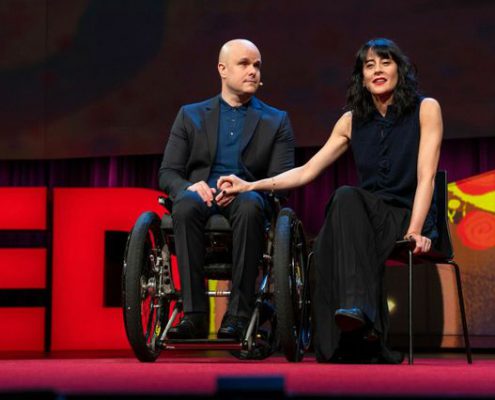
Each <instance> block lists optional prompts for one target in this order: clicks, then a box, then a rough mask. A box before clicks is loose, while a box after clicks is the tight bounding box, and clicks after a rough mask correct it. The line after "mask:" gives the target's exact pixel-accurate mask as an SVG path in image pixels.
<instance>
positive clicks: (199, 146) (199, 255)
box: [159, 39, 294, 339]
mask: <svg viewBox="0 0 495 400" xmlns="http://www.w3.org/2000/svg"><path fill="white" fill-rule="evenodd" d="M218 73H219V74H220V80H221V83H222V89H221V93H220V95H217V96H215V97H213V98H211V99H209V100H206V101H203V102H201V103H195V104H189V105H185V106H183V107H182V108H181V109H180V111H179V113H178V115H177V118H176V120H175V122H174V125H173V126H172V130H171V133H170V136H169V139H168V143H167V145H166V148H165V153H164V156H163V161H162V165H161V167H160V172H159V184H160V188H161V189H162V190H163V191H165V193H167V194H168V195H169V197H170V198H171V199H172V201H173V209H172V220H173V225H174V235H175V244H176V252H177V261H178V265H179V274H180V280H181V289H182V294H183V307H184V317H183V318H182V320H181V321H180V323H179V324H178V325H177V326H175V327H173V328H171V329H170V330H169V332H168V337H169V338H170V339H202V338H207V337H208V312H209V302H208V299H207V296H206V295H205V282H204V274H203V263H204V257H205V244H204V227H205V224H206V221H207V220H208V218H209V217H210V216H211V215H212V214H215V213H219V214H223V215H224V216H225V217H226V218H227V219H228V220H229V221H230V224H231V226H232V231H233V243H232V246H233V248H232V257H233V260H232V262H233V267H232V289H231V296H230V299H229V305H228V309H227V312H226V314H225V316H224V318H223V320H222V324H221V327H220V329H219V331H218V337H219V338H223V339H240V338H241V337H242V335H243V334H244V331H245V329H246V328H247V323H248V319H249V317H250V316H251V312H252V310H253V306H254V297H255V281H256V277H257V274H258V266H259V265H260V262H261V258H262V255H263V246H264V226H265V221H266V217H267V214H266V212H267V204H266V198H265V195H264V194H263V193H258V192H246V193H241V194H239V195H236V196H224V195H223V193H222V191H221V189H222V188H218V187H217V180H218V178H219V177H220V176H222V175H228V174H235V175H237V176H241V177H243V178H244V179H247V180H257V179H262V178H266V177H270V176H274V175H277V174H279V173H281V172H283V171H286V170H288V169H290V168H292V167H293V166H294V138H293V133H292V128H291V125H290V121H289V117H288V115H287V113H286V112H284V111H280V110H277V109H276V108H273V107H270V106H269V105H267V104H265V103H263V102H261V101H260V100H258V99H257V98H256V97H254V94H255V93H256V91H257V90H258V88H259V87H260V85H261V81H260V77H261V55H260V52H259V50H258V48H257V47H256V46H255V45H254V44H253V43H252V42H250V41H248V40H245V39H236V40H231V41H229V42H227V43H225V44H224V45H223V46H222V48H221V50H220V54H219V58H218Z"/></svg>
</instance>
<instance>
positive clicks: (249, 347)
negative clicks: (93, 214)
mask: <svg viewBox="0 0 495 400" xmlns="http://www.w3.org/2000/svg"><path fill="white" fill-rule="evenodd" d="M269 200H270V202H271V203H272V206H273V207H272V209H273V210H275V212H274V213H273V217H272V218H271V220H270V221H268V223H267V224H266V228H265V249H264V254H263V257H262V259H261V260H260V265H259V274H258V280H257V284H256V286H257V288H256V291H255V292H256V295H255V302H254V309H253V311H252V314H251V317H250V319H249V323H248V326H247V329H246V331H245V334H244V336H243V338H242V339H241V340H235V339H216V338H215V339H210V338H209V339H188V340H179V339H175V340H173V339H168V338H167V332H168V330H169V329H170V328H171V327H172V326H173V325H174V324H176V323H177V322H178V320H179V318H178V317H179V316H180V314H181V312H182V298H181V292H180V290H178V289H177V288H176V287H175V285H174V274H176V273H177V270H174V269H173V268H172V257H173V256H174V255H175V242H174V233H173V229H172V217H171V215H170V214H169V213H168V214H167V213H165V214H164V216H163V217H162V218H160V217H159V216H158V215H157V214H156V213H154V212H151V211H147V212H144V213H143V214H141V215H140V216H139V218H138V219H137V221H136V223H135V224H134V227H133V228H132V230H131V232H130V234H129V237H128V240H127V246H126V251H125V256H124V265H123V273H122V305H123V314H124V323H125V330H126V334H127V338H128V340H129V343H130V345H131V348H132V350H133V352H134V354H135V356H136V357H137V359H138V360H139V361H141V362H154V361H155V360H156V359H157V358H158V356H159V355H160V353H161V352H162V351H166V350H228V351H230V352H231V354H232V355H234V356H235V357H237V358H239V359H243V360H246V359H251V360H252V359H254V360H261V359H264V358H266V357H268V356H270V355H271V354H272V353H274V352H275V351H278V350H281V351H282V352H283V354H284V355H285V357H286V359H287V360H288V361H292V362H298V361H301V360H302V359H303V356H304V353H305V351H306V350H307V349H308V348H309V346H310V341H311V329H310V325H311V324H310V322H311V321H310V310H309V306H310V304H309V303H310V300H309V298H310V296H309V285H308V281H309V273H308V260H307V248H306V239H305V236H304V231H303V227H302V223H301V221H299V220H298V219H297V217H296V214H295V213H294V211H292V210H291V209H290V208H281V206H280V203H279V201H278V199H276V197H275V196H273V195H270V199H269ZM159 203H160V204H161V205H163V206H164V207H165V208H166V209H167V211H169V212H170V211H171V206H172V202H171V201H170V200H169V199H168V198H165V197H160V198H159ZM205 239H206V240H205V243H206V257H205V265H204V267H203V268H204V273H205V278H206V279H215V280H230V279H231V271H232V230H231V227H230V224H229V221H228V220H227V219H226V218H225V217H223V216H222V215H213V216H211V217H210V218H209V220H208V221H207V224H206V228H205ZM207 295H208V296H209V297H228V296H229V295H230V291H207Z"/></svg>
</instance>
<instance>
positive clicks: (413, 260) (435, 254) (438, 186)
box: [389, 171, 472, 364]
mask: <svg viewBox="0 0 495 400" xmlns="http://www.w3.org/2000/svg"><path fill="white" fill-rule="evenodd" d="M435 194H436V196H435V199H434V201H435V204H436V206H437V213H438V214H437V229H438V235H439V237H438V240H437V244H436V246H435V248H434V249H433V248H432V249H431V250H430V251H429V252H428V253H425V254H420V255H414V254H413V249H414V242H411V241H409V240H399V241H397V242H396V244H395V248H394V250H393V252H392V255H391V256H390V257H389V260H393V261H399V262H401V263H404V264H407V265H408V268H409V287H408V316H409V318H408V319H409V321H408V331H409V332H408V336H409V355H408V360H409V364H412V363H413V362H414V357H413V327H412V314H413V311H412V304H413V266H414V265H415V264H425V263H426V264H430V265H431V264H434V265H436V264H446V265H450V266H452V267H453V268H454V271H455V276H456V286H457V296H458V301H459V308H460V311H461V319H462V330H463V334H464V345H465V349H466V358H467V362H468V363H469V364H472V356H471V346H470V344H469V333H468V327H467V322H466V310H465V308H464V297H463V295H462V284H461V274H460V270H459V265H458V264H457V263H456V262H455V261H454V252H453V248H452V241H451V238H450V232H449V224H448V219H447V210H448V208H447V173H446V171H438V172H437V174H436V177H435Z"/></svg>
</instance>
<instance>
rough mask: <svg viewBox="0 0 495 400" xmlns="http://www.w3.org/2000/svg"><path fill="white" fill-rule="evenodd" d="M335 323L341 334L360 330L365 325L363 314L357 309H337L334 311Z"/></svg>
mask: <svg viewBox="0 0 495 400" xmlns="http://www.w3.org/2000/svg"><path fill="white" fill-rule="evenodd" d="M335 323H336V324H337V326H338V327H339V328H340V330H341V331H342V332H352V331H356V330H358V329H361V328H363V327H364V325H365V324H366V321H365V318H364V313H363V312H362V311H361V310H360V309H359V308H356V307H354V308H339V309H338V310H337V311H335Z"/></svg>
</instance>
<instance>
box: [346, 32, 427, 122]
mask: <svg viewBox="0 0 495 400" xmlns="http://www.w3.org/2000/svg"><path fill="white" fill-rule="evenodd" d="M370 49H371V50H372V51H373V52H374V53H375V54H376V55H378V57H380V58H389V59H392V60H394V61H395V63H396V64H397V72H398V80H397V86H396V87H395V89H394V106H395V108H396V115H397V116H398V117H400V116H402V115H404V114H406V113H407V112H409V111H410V110H412V109H413V108H414V107H415V106H416V104H417V102H418V100H419V97H420V94H419V92H418V89H417V86H418V84H417V80H416V71H415V68H414V67H413V66H412V65H411V63H410V61H409V59H408V58H407V56H406V55H405V54H404V53H403V52H402V50H401V49H400V48H399V46H397V45H396V44H395V43H394V42H393V41H392V40H390V39H385V38H379V39H372V40H370V41H368V42H366V43H365V44H364V45H363V46H361V48H360V49H359V50H358V52H357V54H356V63H355V64H354V70H353V71H352V76H351V82H350V83H349V86H348V88H347V98H346V106H345V109H346V110H348V111H352V114H353V119H354V120H356V122H358V123H363V122H366V121H368V120H369V119H370V118H371V116H372V115H373V112H374V111H375V110H376V107H375V104H374V103H373V99H372V97H371V94H370V92H369V91H368V90H367V89H366V88H365V87H363V66H364V63H365V62H366V56H367V55H368V50H370Z"/></svg>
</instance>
